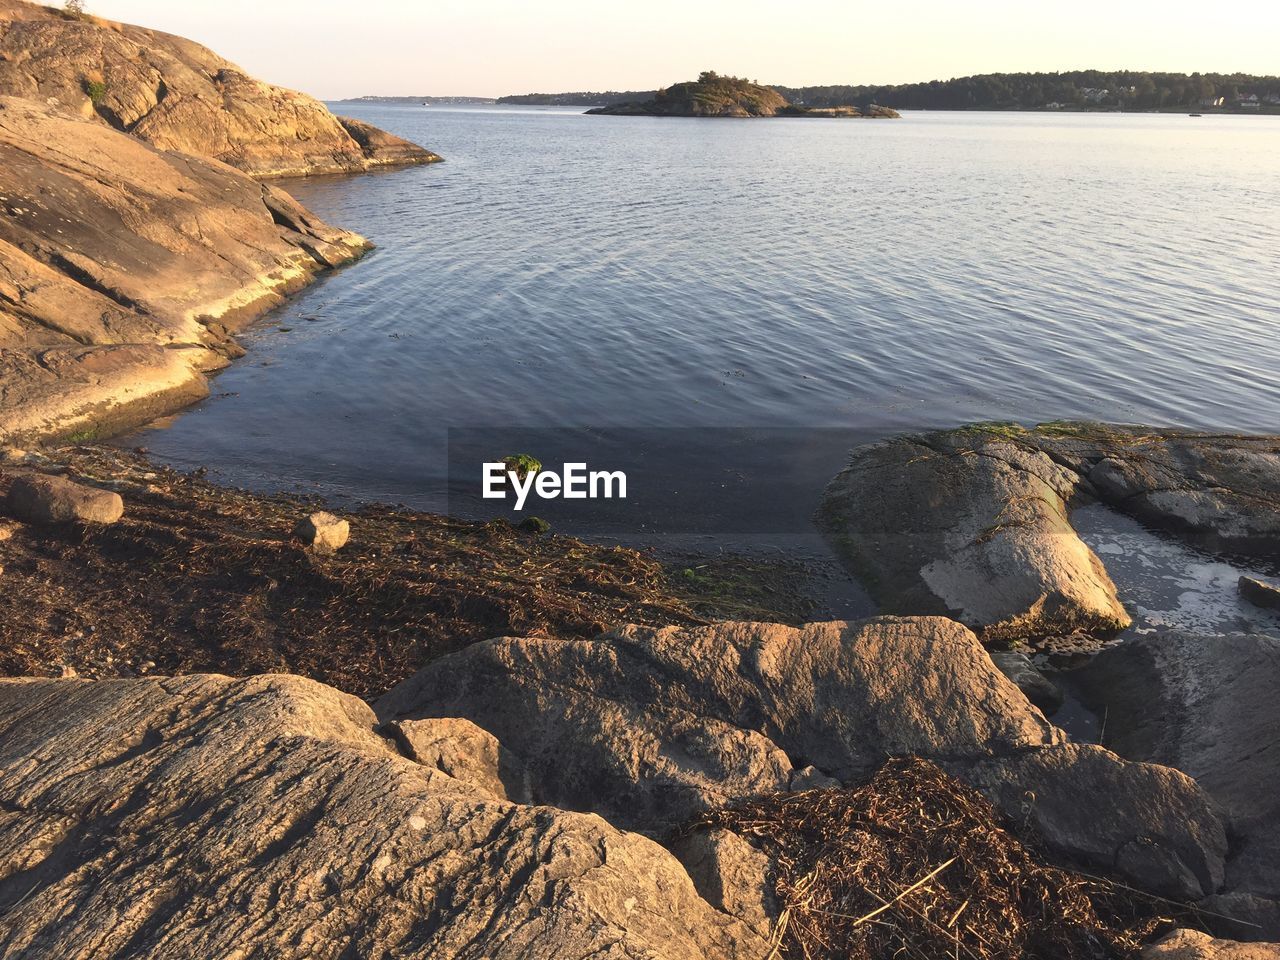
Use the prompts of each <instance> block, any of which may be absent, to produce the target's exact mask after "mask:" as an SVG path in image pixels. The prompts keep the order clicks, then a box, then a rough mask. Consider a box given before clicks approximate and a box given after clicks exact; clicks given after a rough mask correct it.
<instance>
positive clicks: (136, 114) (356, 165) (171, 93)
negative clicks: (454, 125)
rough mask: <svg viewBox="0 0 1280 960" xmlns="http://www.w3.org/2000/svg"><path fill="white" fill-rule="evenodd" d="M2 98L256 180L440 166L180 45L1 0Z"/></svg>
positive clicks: (193, 46)
mask: <svg viewBox="0 0 1280 960" xmlns="http://www.w3.org/2000/svg"><path fill="white" fill-rule="evenodd" d="M0 95H8V96H16V97H25V98H28V99H31V100H36V101H38V102H40V103H42V104H45V105H52V106H54V107H56V108H57V109H60V110H62V111H65V112H67V113H69V114H72V115H74V116H79V117H82V118H84V119H88V120H92V121H94V122H97V123H100V124H103V125H106V126H110V127H113V128H115V129H116V130H120V131H124V132H127V133H130V134H132V135H133V136H135V137H138V138H139V139H141V140H145V141H147V142H148V143H151V144H153V145H154V146H156V147H157V148H159V149H161V150H178V151H181V152H183V153H189V154H195V155H197V156H202V157H210V158H213V159H216V160H221V161H222V162H223V163H228V164H230V165H231V166H233V167H237V168H238V169H240V170H243V171H244V172H246V173H249V174H252V175H253V176H258V177H277V176H302V175H307V174H315V173H344V172H353V171H362V170H367V169H369V168H371V167H374V166H385V165H389V164H415V163H431V162H434V161H436V160H439V159H440V158H439V157H438V156H436V155H435V154H434V153H432V152H431V151H429V150H424V149H423V148H422V147H419V146H417V145H416V144H412V143H409V142H408V141H406V140H402V139H400V138H399V137H395V136H393V135H391V134H389V133H386V132H384V131H382V130H378V129H377V128H375V127H371V126H369V125H368V124H364V123H361V122H359V121H343V120H340V119H339V118H337V117H335V116H334V115H333V114H332V113H330V112H329V110H328V108H326V107H325V106H324V104H322V103H320V102H319V101H318V100H316V99H314V98H312V97H309V96H306V95H305V94H301V93H296V92H294V91H292V90H285V89H282V88H280V87H275V86H272V85H271V84H268V83H263V82H262V81H260V80H255V79H254V78H253V77H250V76H248V75H247V74H245V72H244V71H243V70H241V69H240V68H239V67H237V66H236V65H235V64H233V63H230V62H228V61H227V60H224V59H223V58H221V57H219V56H218V55H217V54H215V53H213V52H212V51H210V50H207V49H206V48H204V47H202V46H200V45H199V44H197V43H193V42H191V41H190V40H186V39H183V38H182V37H175V36H171V35H169V34H165V33H160V32H159V31H156V30H147V29H145V28H143V27H136V26H132V25H129V24H121V23H113V22H111V21H108V20H102V19H99V18H96V17H87V16H83V17H75V16H70V15H67V14H64V13H62V12H60V11H57V10H53V9H50V8H48V7H42V6H38V5H36V4H32V3H25V2H23V0H0Z"/></svg>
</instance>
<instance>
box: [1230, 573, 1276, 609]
mask: <svg viewBox="0 0 1280 960" xmlns="http://www.w3.org/2000/svg"><path fill="white" fill-rule="evenodd" d="M1239 590H1240V596H1242V597H1244V598H1245V599H1246V600H1248V601H1249V602H1250V603H1252V604H1253V605H1254V606H1256V607H1264V608H1266V609H1268V610H1280V587H1277V586H1275V585H1273V584H1270V583H1266V582H1265V581H1263V580H1255V579H1254V578H1253V577H1241V578H1240V584H1239Z"/></svg>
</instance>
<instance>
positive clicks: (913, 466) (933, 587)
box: [820, 430, 1130, 642]
mask: <svg viewBox="0 0 1280 960" xmlns="http://www.w3.org/2000/svg"><path fill="white" fill-rule="evenodd" d="M1079 482H1080V478H1079V476H1078V475H1077V474H1076V473H1074V472H1073V471H1071V470H1069V469H1067V468H1065V467H1063V466H1061V465H1060V464H1058V463H1057V462H1055V461H1054V460H1053V459H1051V458H1050V457H1048V456H1047V455H1045V454H1044V453H1041V452H1039V451H1037V450H1034V449H1027V448H1026V447H1025V446H1023V445H1020V444H1017V443H1013V442H1009V441H1007V440H1004V439H1000V438H999V437H998V435H997V436H993V435H992V434H991V433H989V432H985V431H980V430H975V431H952V432H949V433H938V434H929V435H926V436H921V437H911V438H904V439H897V440H891V441H888V442H885V443H878V444H872V445H870V446H866V447H860V448H859V449H857V450H855V451H854V452H853V455H852V457H851V461H850V465H849V467H848V468H846V469H845V470H844V471H843V472H842V473H841V474H840V475H839V476H837V477H836V478H835V480H833V481H832V482H831V484H830V485H829V486H828V487H827V490H826V493H825V495H824V499H823V505H822V510H821V514H820V520H821V523H822V526H823V528H824V531H825V532H826V534H827V536H828V537H829V538H830V539H831V540H832V542H833V544H834V546H835V548H836V550H837V552H838V553H839V554H840V555H841V556H842V557H843V559H844V560H845V562H846V565H847V566H848V567H849V569H850V571H851V573H853V575H854V576H855V577H857V578H859V579H860V580H862V581H863V582H864V583H865V584H867V586H868V587H869V589H870V590H871V592H872V593H873V595H874V596H875V597H876V599H877V600H878V601H879V603H880V604H881V606H882V608H883V609H884V610H885V611H886V612H889V613H900V614H944V615H948V616H953V617H955V618H956V619H958V620H960V621H961V622H963V623H965V624H967V625H968V626H970V627H972V628H974V629H975V630H978V631H980V632H982V633H983V635H984V637H986V638H987V639H989V640H1001V641H1005V642H1015V641H1027V642H1033V641H1035V640H1036V639H1039V638H1043V637H1046V636H1053V635H1062V634H1070V633H1073V632H1076V631H1084V632H1087V633H1091V634H1100V635H1109V634H1112V633H1115V632H1116V631H1118V630H1120V629H1123V628H1124V627H1126V626H1128V625H1129V622H1130V620H1129V616H1128V614H1127V613H1125V611H1124V607H1123V606H1122V605H1121V604H1120V601H1119V599H1118V598H1117V596H1116V589H1115V585H1114V584H1113V583H1112V582H1111V578H1110V577H1109V576H1108V575H1107V572H1106V570H1105V569H1104V568H1103V565H1102V563H1101V561H1100V560H1099V559H1098V558H1097V556H1096V555H1095V554H1094V553H1093V551H1092V550H1090V549H1089V547H1088V546H1086V545H1085V543H1084V542H1083V541H1082V540H1081V539H1080V538H1079V537H1078V536H1077V535H1076V533H1075V531H1074V530H1073V529H1072V527H1071V524H1070V523H1069V522H1068V519H1067V504H1068V502H1069V501H1070V500H1071V499H1072V498H1073V497H1074V496H1075V494H1076V491H1077V488H1078V486H1079Z"/></svg>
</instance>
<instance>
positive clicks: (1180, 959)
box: [1142, 929, 1280, 960]
mask: <svg viewBox="0 0 1280 960" xmlns="http://www.w3.org/2000/svg"><path fill="white" fill-rule="evenodd" d="M1142 957H1143V960H1280V944H1277V943H1237V942H1236V941H1234V940H1215V939H1214V938H1213V937H1211V936H1209V935H1208V934H1207V933H1202V932H1201V931H1199V930H1186V929H1183V930H1175V931H1174V932H1173V933H1171V934H1169V935H1168V936H1167V937H1165V938H1163V939H1162V940H1160V941H1159V942H1158V943H1155V944H1153V945H1151V946H1149V947H1147V948H1146V949H1145V950H1143V951H1142Z"/></svg>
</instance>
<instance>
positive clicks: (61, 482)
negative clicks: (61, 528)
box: [5, 473, 124, 524]
mask: <svg viewBox="0 0 1280 960" xmlns="http://www.w3.org/2000/svg"><path fill="white" fill-rule="evenodd" d="M5 509H6V510H7V511H8V512H9V513H10V514H11V515H12V516H14V517H17V518H18V519H19V520H24V521H26V522H27V523H44V524H49V523H115V522H116V521H117V520H119V519H120V518H121V517H122V516H123V515H124V500H122V499H121V498H120V494H118V493H112V492H111V491H110V490H99V489H98V488H97V487H89V486H85V485H84V484H82V483H76V482H75V481H74V480H68V479H67V478H66V477H50V476H45V475H44V474H39V473H29V474H24V475H22V476H19V477H16V478H15V479H14V481H13V483H12V484H11V485H10V486H9V496H8V498H7V499H6V501H5Z"/></svg>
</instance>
